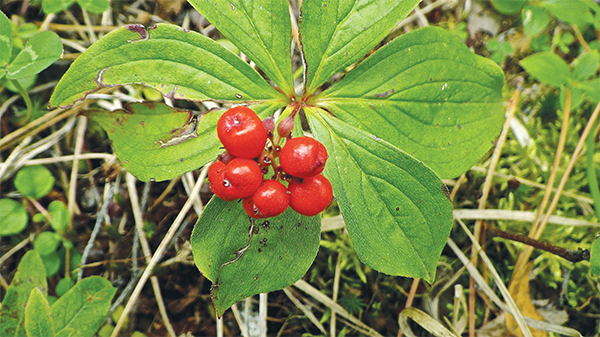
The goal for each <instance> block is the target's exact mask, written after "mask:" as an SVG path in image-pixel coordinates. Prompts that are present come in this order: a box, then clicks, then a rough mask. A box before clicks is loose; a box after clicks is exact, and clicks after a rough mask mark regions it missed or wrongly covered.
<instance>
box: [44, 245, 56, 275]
mask: <svg viewBox="0 0 600 337" xmlns="http://www.w3.org/2000/svg"><path fill="white" fill-rule="evenodd" d="M42 261H43V262H44V267H45V268H46V277H52V276H54V275H56V273H58V270H59V269H60V258H59V257H58V253H56V250H55V251H53V252H52V253H50V254H48V255H42Z"/></svg>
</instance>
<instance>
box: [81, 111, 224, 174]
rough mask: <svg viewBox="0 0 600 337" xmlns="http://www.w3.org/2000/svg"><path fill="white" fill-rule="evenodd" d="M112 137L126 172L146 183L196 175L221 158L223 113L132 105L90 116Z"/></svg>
mask: <svg viewBox="0 0 600 337" xmlns="http://www.w3.org/2000/svg"><path fill="white" fill-rule="evenodd" d="M86 113H87V114H88V115H89V116H90V118H91V119H92V120H94V121H96V122H97V123H98V124H100V126H102V128H104V130H106V133H107V134H108V136H109V138H110V139H111V141H112V144H113V147H114V148H115V153H116V154H117V156H118V157H119V159H120V160H121V163H123V166H124V167H125V169H127V170H128V171H129V172H131V174H133V175H134V176H136V177H137V178H138V179H140V180H142V181H148V180H157V181H161V180H166V179H172V178H174V177H177V176H179V175H181V174H183V173H185V172H189V171H192V170H195V169H197V168H199V167H201V166H203V165H204V164H206V163H208V162H209V161H211V160H214V159H215V158H216V156H217V155H218V153H220V151H221V150H219V146H220V143H219V141H218V139H217V137H216V124H217V120H218V118H219V116H220V115H221V114H222V112H218V111H214V112H208V113H206V114H204V115H202V116H200V117H197V118H196V117H194V116H193V114H192V112H191V111H183V110H176V109H173V108H171V107H169V106H167V105H165V104H162V103H155V102H145V103H129V104H127V105H126V106H125V108H124V109H121V110H115V111H106V110H89V111H87V112H86Z"/></svg>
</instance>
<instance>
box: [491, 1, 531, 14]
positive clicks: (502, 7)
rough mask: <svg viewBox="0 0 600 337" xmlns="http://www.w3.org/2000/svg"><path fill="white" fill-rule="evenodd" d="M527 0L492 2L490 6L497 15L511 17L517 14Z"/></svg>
mask: <svg viewBox="0 0 600 337" xmlns="http://www.w3.org/2000/svg"><path fill="white" fill-rule="evenodd" d="M525 3H527V0H492V6H494V9H496V10H497V11H498V13H501V14H505V15H513V14H517V13H519V11H520V10H521V8H522V7H523V5H524V4H525Z"/></svg>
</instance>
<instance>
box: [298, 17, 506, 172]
mask: <svg viewBox="0 0 600 337" xmlns="http://www.w3.org/2000/svg"><path fill="white" fill-rule="evenodd" d="M503 84H504V77H503V74H502V71H501V70H500V68H499V67H498V66H497V65H496V64H495V63H493V62H492V61H490V60H488V59H484V58H482V57H479V56H477V55H475V54H473V53H472V52H471V51H470V50H469V49H468V48H467V47H466V46H465V45H464V44H463V43H462V42H461V41H460V40H459V39H458V38H456V37H454V36H453V35H452V34H451V33H449V32H446V31H444V30H443V29H441V28H436V27H426V28H421V29H418V30H416V31H413V32H411V33H408V34H405V35H402V36H400V37H398V38H396V39H395V40H394V41H392V42H391V43H390V44H388V45H387V46H384V47H382V48H381V49H379V50H378V51H376V52H375V53H374V54H373V55H371V56H370V57H369V58H367V59H366V60H365V61H363V62H362V63H361V64H359V65H358V66H357V67H356V68H355V69H354V70H352V71H351V72H349V73H348V74H347V75H346V76H345V77H344V78H343V79H342V80H341V81H340V82H338V83H337V84H335V85H333V86H332V87H331V88H329V89H328V90H325V91H324V92H322V93H321V94H319V95H317V96H316V97H315V98H314V99H312V100H309V104H315V105H317V106H322V107H325V108H327V110H328V111H330V112H331V113H332V114H333V115H335V116H336V117H337V118H339V119H340V120H343V121H344V122H346V123H348V124H350V125H352V126H355V127H358V128H360V129H362V130H364V131H366V132H368V133H370V134H373V135H375V136H376V137H378V138H381V139H384V140H386V141H388V142H390V143H392V144H393V145H395V146H397V147H398V148H400V149H402V150H403V151H405V152H407V153H409V154H410V155H412V156H414V157H416V158H417V159H419V160H421V161H423V162H425V164H426V165H428V166H429V167H431V168H432V169H433V170H434V171H435V172H436V173H437V174H438V175H440V176H441V177H442V178H454V177H457V176H459V175H461V174H462V173H464V172H465V171H466V170H468V169H469V168H470V167H471V166H472V165H473V164H475V163H476V162H477V161H478V160H479V159H480V158H481V157H482V156H483V155H484V154H485V153H486V152H487V151H488V150H489V148H490V147H491V146H492V142H493V140H494V139H495V137H496V136H497V135H498V133H499V132H500V128H501V127H502V121H503V120H504V109H503V101H502V86H503ZM483 130H485V131H483Z"/></svg>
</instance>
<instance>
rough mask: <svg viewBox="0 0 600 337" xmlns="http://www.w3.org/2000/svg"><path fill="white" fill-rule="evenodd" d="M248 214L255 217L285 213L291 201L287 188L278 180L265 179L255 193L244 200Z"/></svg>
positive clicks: (268, 216) (267, 216)
mask: <svg viewBox="0 0 600 337" xmlns="http://www.w3.org/2000/svg"><path fill="white" fill-rule="evenodd" d="M242 202H243V205H244V210H245V211H246V214H248V215H249V216H250V217H253V218H257V219H260V218H270V217H274V216H278V215H279V214H281V213H283V212H284V211H285V210H286V209H287V207H288V205H289V203H290V196H289V194H288V191H287V188H285V186H284V185H283V184H282V183H280V182H279V181H276V180H271V179H268V180H263V182H262V184H261V185H260V187H259V188H258V189H257V190H256V192H254V194H253V195H252V196H250V197H248V198H245V199H244V200H243V201H242Z"/></svg>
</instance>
